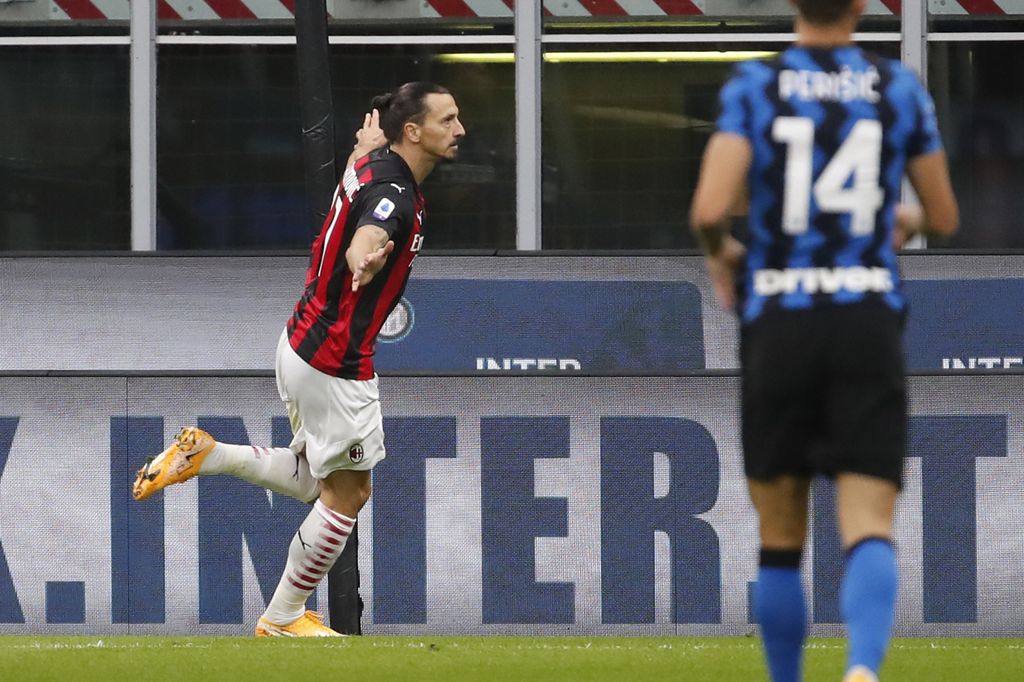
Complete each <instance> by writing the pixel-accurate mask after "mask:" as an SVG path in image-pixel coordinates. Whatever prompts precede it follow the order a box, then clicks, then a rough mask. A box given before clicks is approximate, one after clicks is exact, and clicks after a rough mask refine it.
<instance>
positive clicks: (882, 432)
mask: <svg viewBox="0 0 1024 682" xmlns="http://www.w3.org/2000/svg"><path fill="white" fill-rule="evenodd" d="M902 332H903V317H902V315H901V314H900V313H898V312H895V311H893V310H891V309H890V308H888V307H886V306H885V305H884V304H882V303H875V302H864V303H855V304H849V305H831V306H821V307H818V308H815V309H810V310H793V311H783V310H779V311H771V312H769V313H766V315H765V316H764V317H763V318H761V319H758V320H755V321H754V322H752V323H750V324H748V325H745V326H744V328H743V330H742V332H741V338H740V356H741V361H742V372H741V376H742V412H743V463H744V470H745V471H746V474H747V476H748V477H750V478H753V479H758V480H770V479H773V478H776V477H777V476H782V475H796V476H807V477H810V476H813V475H814V474H819V473H820V474H825V475H828V476H834V475H835V474H837V473H841V472H849V473H859V474H866V475H869V476H875V477H878V478H883V479H887V480H890V481H893V482H894V483H896V484H897V485H898V486H901V487H902V483H903V456H904V453H905V452H906V447H907V391H906V380H905V377H904V369H903V346H902V341H901V337H902Z"/></svg>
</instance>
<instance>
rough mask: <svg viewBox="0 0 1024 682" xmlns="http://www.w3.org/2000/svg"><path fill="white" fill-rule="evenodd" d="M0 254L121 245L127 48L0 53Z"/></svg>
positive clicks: (127, 220)
mask: <svg viewBox="0 0 1024 682" xmlns="http://www.w3.org/2000/svg"><path fill="white" fill-rule="evenodd" d="M0 92H2V93H3V96H2V97H0V187H3V191H2V192H0V249H3V250H36V249H48V250H58V249H59V250H64V249H128V248H130V242H131V236H130V235H131V200H130V197H129V191H130V190H129V187H130V183H129V174H130V164H129V126H128V48H127V47H24V46H21V47H7V48H0Z"/></svg>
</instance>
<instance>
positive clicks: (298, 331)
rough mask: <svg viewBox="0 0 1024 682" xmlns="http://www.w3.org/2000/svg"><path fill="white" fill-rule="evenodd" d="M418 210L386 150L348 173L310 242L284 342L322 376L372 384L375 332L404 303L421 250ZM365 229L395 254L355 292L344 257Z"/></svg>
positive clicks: (411, 184)
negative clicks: (383, 238)
mask: <svg viewBox="0 0 1024 682" xmlns="http://www.w3.org/2000/svg"><path fill="white" fill-rule="evenodd" d="M423 211H424V203H423V195H422V194H421V193H420V189H419V186H418V185H417V184H416V179H415V178H414V177H413V174H412V171H411V170H410V169H409V166H408V165H407V164H406V163H405V160H404V159H402V157H401V156H399V155H398V154H396V153H394V152H392V151H391V150H390V149H388V148H387V147H384V148H382V149H378V150H376V151H374V152H371V153H370V154H368V155H367V156H364V157H362V158H360V159H359V160H357V161H356V163H355V165H354V166H352V167H351V168H349V169H348V170H346V172H345V175H344V176H343V177H342V181H341V183H340V184H339V185H338V189H337V190H335V192H334V199H333V201H332V204H331V210H330V212H329V213H328V214H327V219H326V220H325V221H324V226H323V228H322V229H321V231H320V234H319V236H317V238H316V240H315V241H314V242H313V252H312V256H311V258H310V263H309V271H308V272H307V274H306V289H305V291H304V292H303V294H302V298H300V299H299V302H298V303H297V304H296V305H295V312H294V313H293V314H292V317H291V319H290V320H288V340H289V342H290V343H291V346H292V348H293V349H294V350H295V352H296V353H297V354H298V355H299V357H301V358H302V359H303V360H305V361H306V362H308V363H309V364H310V365H311V366H312V367H314V368H316V369H318V370H320V371H321V372H324V373H325V374H330V375H333V376H339V377H343V378H345V379H360V380H365V379H372V378H373V376H374V370H373V353H374V346H375V344H376V342H377V334H378V333H379V332H380V329H381V327H382V326H383V325H384V321H385V320H386V319H387V317H388V315H390V314H391V311H392V310H394V308H395V306H396V305H397V304H398V301H399V299H400V298H401V297H402V293H403V292H404V291H405V286H406V284H407V283H408V281H409V273H410V270H411V268H412V261H413V259H414V258H416V254H417V253H418V252H419V250H420V247H421V246H422V245H423V236H422V235H421V233H420V230H421V229H422V224H423ZM363 225H376V226H377V227H380V228H382V229H383V230H384V231H385V232H387V233H388V235H389V236H390V238H391V240H392V241H394V242H395V248H394V250H393V251H392V252H391V254H390V255H389V256H388V260H387V262H386V263H385V265H384V267H383V269H381V271H380V272H378V273H377V274H376V275H375V276H374V278H373V280H371V281H370V283H369V284H367V285H365V286H361V287H359V290H358V291H356V292H354V293H353V291H352V272H351V271H350V270H349V268H348V262H347V260H346V258H345V252H346V251H347V250H348V247H349V244H350V243H351V242H352V237H353V236H354V235H355V232H356V230H357V229H359V228H360V227H362V226H363Z"/></svg>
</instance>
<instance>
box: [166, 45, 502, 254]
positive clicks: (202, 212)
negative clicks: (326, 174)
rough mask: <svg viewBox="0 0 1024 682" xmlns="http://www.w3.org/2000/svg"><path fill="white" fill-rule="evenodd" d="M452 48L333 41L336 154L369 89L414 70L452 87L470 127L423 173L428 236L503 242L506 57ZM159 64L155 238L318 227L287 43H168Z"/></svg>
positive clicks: (293, 242)
mask: <svg viewBox="0 0 1024 682" xmlns="http://www.w3.org/2000/svg"><path fill="white" fill-rule="evenodd" d="M454 54H455V55H456V56H453V53H441V52H440V48H438V47H431V46H426V47H410V46H396V47H358V46H351V47H345V48H341V47H335V48H334V49H333V51H332V63H331V74H332V82H333V83H334V89H333V99H334V108H335V130H336V139H337V147H338V158H339V160H340V162H343V161H344V159H346V158H347V157H348V154H349V152H350V151H351V145H352V142H353V134H354V132H355V130H356V129H357V128H358V127H359V126H360V125H361V124H362V119H363V114H364V112H365V111H366V108H367V106H368V105H369V101H370V99H371V97H372V96H374V95H376V94H379V93H381V92H383V91H385V90H389V89H393V88H394V87H396V86H397V85H400V84H402V83H404V82H406V81H410V80H434V81H436V82H438V83H440V84H442V85H446V86H449V87H450V88H451V89H452V91H453V93H454V94H455V96H456V99H457V100H458V102H459V105H460V108H461V110H462V119H463V122H464V123H465V125H466V127H467V129H468V131H469V133H468V136H467V139H466V141H465V143H464V144H463V145H461V154H460V158H459V160H458V161H457V162H456V163H454V164H445V165H442V166H440V167H439V168H438V169H437V170H436V171H435V172H434V173H433V175H432V176H431V177H430V178H428V179H427V181H426V182H425V183H424V187H423V190H424V194H425V196H426V199H427V213H428V218H427V224H426V232H425V234H426V235H427V238H426V242H425V248H427V249H438V248H446V249H453V248H488V249H494V248H511V247H512V246H514V244H515V215H514V213H515V144H514V139H515V138H514V132H515V130H514V122H513V117H514V107H513V101H514V89H513V67H512V64H511V63H510V61H506V62H502V63H488V60H481V59H480V58H479V57H477V58H469V59H460V58H459V57H458V56H457V55H458V54H463V53H454ZM490 61H494V60H490ZM159 64H160V76H159V80H158V83H159V89H160V93H159V95H160V96H159V98H158V107H159V111H158V141H157V144H158V176H157V185H158V189H157V192H158V208H159V222H158V239H157V241H158V245H159V248H162V249H167V248H177V249H182V248H183V249H229V248H230V249H234V248H282V247H283V248H301V249H305V248H307V247H308V246H309V243H310V241H311V240H312V237H313V235H314V233H315V232H318V231H319V229H320V225H316V226H310V225H307V224H305V223H306V221H307V218H306V215H307V213H306V209H305V188H304V184H303V183H304V180H303V178H304V174H303V166H302V139H301V132H300V123H299V100H298V87H297V84H296V83H297V75H296V72H295V68H296V67H295V48H294V47H291V46H288V47H267V46H262V47H239V46H185V45H174V46H170V45H168V46H163V47H161V50H160V62H159Z"/></svg>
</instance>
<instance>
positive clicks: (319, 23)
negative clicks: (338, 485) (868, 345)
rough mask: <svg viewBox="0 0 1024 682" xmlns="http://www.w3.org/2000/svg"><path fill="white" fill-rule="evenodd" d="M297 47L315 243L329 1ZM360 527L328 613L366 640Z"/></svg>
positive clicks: (318, 1) (309, 8) (325, 182)
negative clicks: (361, 579)
mask: <svg viewBox="0 0 1024 682" xmlns="http://www.w3.org/2000/svg"><path fill="white" fill-rule="evenodd" d="M295 41H296V45H297V47H298V71H299V100H300V102H301V106H300V109H301V116H302V156H303V166H304V168H305V176H306V206H307V208H308V210H309V219H308V225H307V229H308V230H309V235H310V241H311V242H312V238H313V236H314V235H315V234H317V233H318V232H319V230H320V228H321V227H322V226H323V224H324V220H326V218H327V214H328V212H329V209H330V202H331V197H332V196H333V195H334V189H335V187H336V186H337V184H338V172H337V169H336V167H335V163H334V106H333V103H332V101H331V70H330V62H329V61H328V51H329V48H328V44H327V6H326V4H325V1H324V0H298V2H296V3H295ZM357 531H358V528H357V527H353V528H352V535H351V536H350V537H349V539H348V542H347V543H346V544H345V549H344V551H342V553H341V556H340V557H338V561H337V562H335V564H334V566H333V568H331V570H330V572H329V573H328V574H327V610H328V613H329V614H330V623H331V627H332V628H333V629H334V630H337V631H338V632H341V633H344V634H349V635H358V634H362V628H361V627H360V617H361V616H362V613H363V600H362V599H360V598H359V562H358V551H359V538H358V536H357V534H356V533H357Z"/></svg>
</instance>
